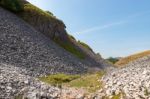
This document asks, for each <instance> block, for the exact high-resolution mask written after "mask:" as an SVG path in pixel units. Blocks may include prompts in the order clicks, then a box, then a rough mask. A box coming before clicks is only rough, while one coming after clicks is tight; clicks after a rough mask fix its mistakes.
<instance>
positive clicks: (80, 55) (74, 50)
mask: <svg viewBox="0 0 150 99" xmlns="http://www.w3.org/2000/svg"><path fill="white" fill-rule="evenodd" d="M54 41H55V42H56V43H57V44H59V45H60V46H61V47H63V48H64V49H65V50H67V51H69V52H70V53H72V54H73V55H75V56H77V57H78V58H80V59H85V55H84V53H82V52H80V51H79V50H77V48H75V46H74V45H72V44H71V43H70V42H62V41H60V40H59V38H57V39H55V40H54Z"/></svg>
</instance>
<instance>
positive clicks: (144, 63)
mask: <svg viewBox="0 0 150 99" xmlns="http://www.w3.org/2000/svg"><path fill="white" fill-rule="evenodd" d="M124 67H125V68H120V69H113V70H111V71H109V72H108V74H107V75H105V77H103V79H102V81H103V82H104V84H105V86H104V89H103V90H104V91H105V92H104V93H105V95H107V96H112V95H114V94H116V95H117V94H119V93H122V94H124V95H125V97H126V99H149V98H150V56H146V57H143V58H140V59H138V60H136V61H133V62H130V63H129V64H127V65H126V66H124Z"/></svg>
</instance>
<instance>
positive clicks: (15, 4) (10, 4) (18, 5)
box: [0, 0, 23, 12]
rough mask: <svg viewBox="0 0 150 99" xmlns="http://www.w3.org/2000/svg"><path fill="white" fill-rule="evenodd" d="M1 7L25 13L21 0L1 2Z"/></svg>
mask: <svg viewBox="0 0 150 99" xmlns="http://www.w3.org/2000/svg"><path fill="white" fill-rule="evenodd" d="M0 6H2V7H4V8H6V9H8V10H10V11H13V12H20V11H23V2H22V1H21V0H0Z"/></svg>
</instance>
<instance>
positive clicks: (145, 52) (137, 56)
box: [115, 50, 150, 66]
mask: <svg viewBox="0 0 150 99" xmlns="http://www.w3.org/2000/svg"><path fill="white" fill-rule="evenodd" d="M147 55H150V50H148V51H144V52H141V53H137V54H134V55H131V56H128V57H125V58H122V59H120V60H119V61H118V62H117V63H116V64H115V65H116V66H122V65H125V64H128V63H129V62H131V61H134V60H136V59H138V58H142V57H144V56H147Z"/></svg>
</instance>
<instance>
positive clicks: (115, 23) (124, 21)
mask: <svg viewBox="0 0 150 99" xmlns="http://www.w3.org/2000/svg"><path fill="white" fill-rule="evenodd" d="M147 13H150V11H146V12H141V13H136V14H133V15H130V16H127V17H126V18H125V19H124V20H121V21H118V22H113V23H109V24H105V25H102V26H95V27H91V28H88V29H85V30H82V31H79V32H75V33H77V34H83V33H89V32H93V31H97V30H103V29H107V28H111V27H113V26H118V25H122V24H125V23H127V22H129V21H128V20H129V19H131V18H135V17H139V16H141V15H145V14H147Z"/></svg>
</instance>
